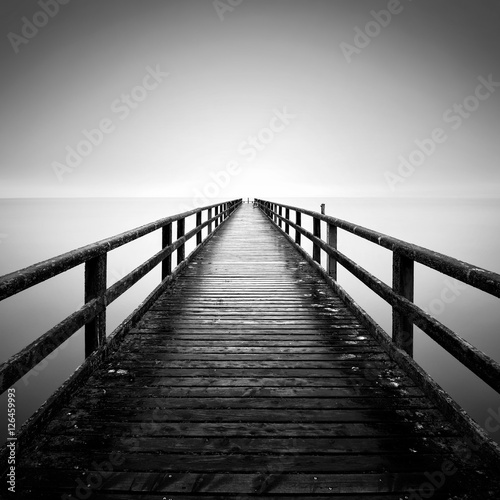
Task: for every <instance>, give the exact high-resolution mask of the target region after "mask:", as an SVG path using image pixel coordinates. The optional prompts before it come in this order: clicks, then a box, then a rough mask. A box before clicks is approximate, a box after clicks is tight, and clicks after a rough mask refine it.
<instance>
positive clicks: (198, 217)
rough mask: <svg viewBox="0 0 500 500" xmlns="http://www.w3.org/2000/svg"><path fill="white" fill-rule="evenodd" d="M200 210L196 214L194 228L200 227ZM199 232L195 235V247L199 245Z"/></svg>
mask: <svg viewBox="0 0 500 500" xmlns="http://www.w3.org/2000/svg"><path fill="white" fill-rule="evenodd" d="M201 212H202V211H201V210H200V211H199V212H198V213H197V214H196V227H197V228H198V227H200V226H201ZM201 236H202V234H201V231H200V232H199V233H196V246H198V245H201Z"/></svg>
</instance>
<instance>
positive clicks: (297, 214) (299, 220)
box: [295, 212, 302, 245]
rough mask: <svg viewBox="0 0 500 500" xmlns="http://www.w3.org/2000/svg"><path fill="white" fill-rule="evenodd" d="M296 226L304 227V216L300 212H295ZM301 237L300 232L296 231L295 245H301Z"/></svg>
mask: <svg viewBox="0 0 500 500" xmlns="http://www.w3.org/2000/svg"><path fill="white" fill-rule="evenodd" d="M295 224H297V226H300V227H302V214H301V213H300V212H295ZM301 236H302V235H301V234H300V232H299V230H298V229H295V243H297V245H300V237H301Z"/></svg>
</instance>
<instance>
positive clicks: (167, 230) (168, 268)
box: [161, 222, 172, 281]
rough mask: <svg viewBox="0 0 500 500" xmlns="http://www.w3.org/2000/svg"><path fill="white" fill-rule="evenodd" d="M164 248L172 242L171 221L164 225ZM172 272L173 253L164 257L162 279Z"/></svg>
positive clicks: (162, 236) (162, 242)
mask: <svg viewBox="0 0 500 500" xmlns="http://www.w3.org/2000/svg"><path fill="white" fill-rule="evenodd" d="M161 239H162V241H161V246H162V248H165V247H168V246H170V245H171V244H172V223H171V222H169V223H168V224H167V225H165V226H163V229H162V235H161ZM171 272H172V254H170V255H168V256H167V257H165V258H164V259H163V262H162V263H161V280H162V281H163V280H164V279H165V278H166V277H167V276H168V275H169V274H171Z"/></svg>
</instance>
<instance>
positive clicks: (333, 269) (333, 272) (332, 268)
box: [327, 224, 337, 280]
mask: <svg viewBox="0 0 500 500" xmlns="http://www.w3.org/2000/svg"><path fill="white" fill-rule="evenodd" d="M327 243H328V244H329V245H330V246H331V247H332V248H335V250H337V226H334V225H333V224H328V234H327ZM327 271H328V274H329V275H330V276H331V277H332V279H334V280H337V261H336V260H335V257H332V256H331V255H328V262H327Z"/></svg>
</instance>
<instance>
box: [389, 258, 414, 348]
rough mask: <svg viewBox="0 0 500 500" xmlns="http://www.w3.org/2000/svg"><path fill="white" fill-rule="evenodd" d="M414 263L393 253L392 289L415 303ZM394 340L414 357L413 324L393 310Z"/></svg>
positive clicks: (396, 310) (399, 312)
mask: <svg viewBox="0 0 500 500" xmlns="http://www.w3.org/2000/svg"><path fill="white" fill-rule="evenodd" d="M413 282H414V262H413V260H412V259H409V258H408V257H405V256H403V255H401V254H400V253H398V252H394V253H393V265H392V289H393V290H394V292H396V293H397V294H398V295H401V296H402V297H404V298H406V299H408V300H410V301H412V302H413V293H414V292H413V290H414V286H413ZM392 340H393V342H394V343H395V344H396V345H397V346H398V347H399V348H401V349H403V350H404V351H406V352H407V353H408V354H409V355H410V356H413V322H412V321H411V319H409V318H408V317H407V316H406V315H405V313H403V312H401V311H399V310H398V308H397V307H393V308H392Z"/></svg>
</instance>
